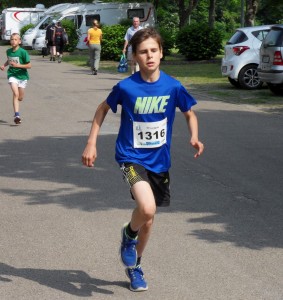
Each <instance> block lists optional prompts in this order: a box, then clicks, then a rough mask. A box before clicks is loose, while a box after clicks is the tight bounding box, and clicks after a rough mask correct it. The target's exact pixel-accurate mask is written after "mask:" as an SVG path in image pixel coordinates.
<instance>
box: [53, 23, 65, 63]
mask: <svg viewBox="0 0 283 300" xmlns="http://www.w3.org/2000/svg"><path fill="white" fill-rule="evenodd" d="M65 33H66V31H65V29H64V28H63V27H62V24H61V22H57V24H56V26H55V45H56V54H57V59H58V63H61V61H62V57H63V51H64V46H65V42H64V38H63V35H64V34H65Z"/></svg>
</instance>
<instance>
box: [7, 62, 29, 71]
mask: <svg viewBox="0 0 283 300" xmlns="http://www.w3.org/2000/svg"><path fill="white" fill-rule="evenodd" d="M9 65H10V66H11V67H14V68H19V69H30V68H31V63H30V62H29V63H27V64H24V65H21V64H20V63H16V62H15V61H10V62H9Z"/></svg>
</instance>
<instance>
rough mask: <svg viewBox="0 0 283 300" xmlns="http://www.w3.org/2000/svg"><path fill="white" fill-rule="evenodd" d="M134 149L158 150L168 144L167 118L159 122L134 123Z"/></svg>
mask: <svg viewBox="0 0 283 300" xmlns="http://www.w3.org/2000/svg"><path fill="white" fill-rule="evenodd" d="M133 131H134V135H133V136H134V148H156V147H161V146H162V145H163V144H165V143H166V136H167V118H166V119H164V120H162V121H158V122H134V123H133Z"/></svg>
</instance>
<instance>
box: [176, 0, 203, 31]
mask: <svg viewBox="0 0 283 300" xmlns="http://www.w3.org/2000/svg"><path fill="white" fill-rule="evenodd" d="M185 2H187V1H185V0H179V1H178V7H179V19H180V23H179V28H182V27H184V26H185V25H186V24H187V22H188V20H189V18H190V16H191V14H192V11H193V10H194V9H195V8H196V7H197V5H198V2H199V0H189V2H188V3H187V5H186V4H185Z"/></svg>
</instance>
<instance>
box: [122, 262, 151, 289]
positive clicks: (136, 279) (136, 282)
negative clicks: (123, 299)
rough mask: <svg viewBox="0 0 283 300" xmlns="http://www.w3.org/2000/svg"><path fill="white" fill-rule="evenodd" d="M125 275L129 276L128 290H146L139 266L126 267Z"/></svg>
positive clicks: (145, 283)
mask: <svg viewBox="0 0 283 300" xmlns="http://www.w3.org/2000/svg"><path fill="white" fill-rule="evenodd" d="M126 275H127V276H128V277H129V278H130V281H131V283H130V290H131V291H133V292H142V291H147V290H148V286H147V282H146V281H145V280H144V277H143V271H142V269H141V266H140V265H139V266H136V267H135V268H127V269H126Z"/></svg>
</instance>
